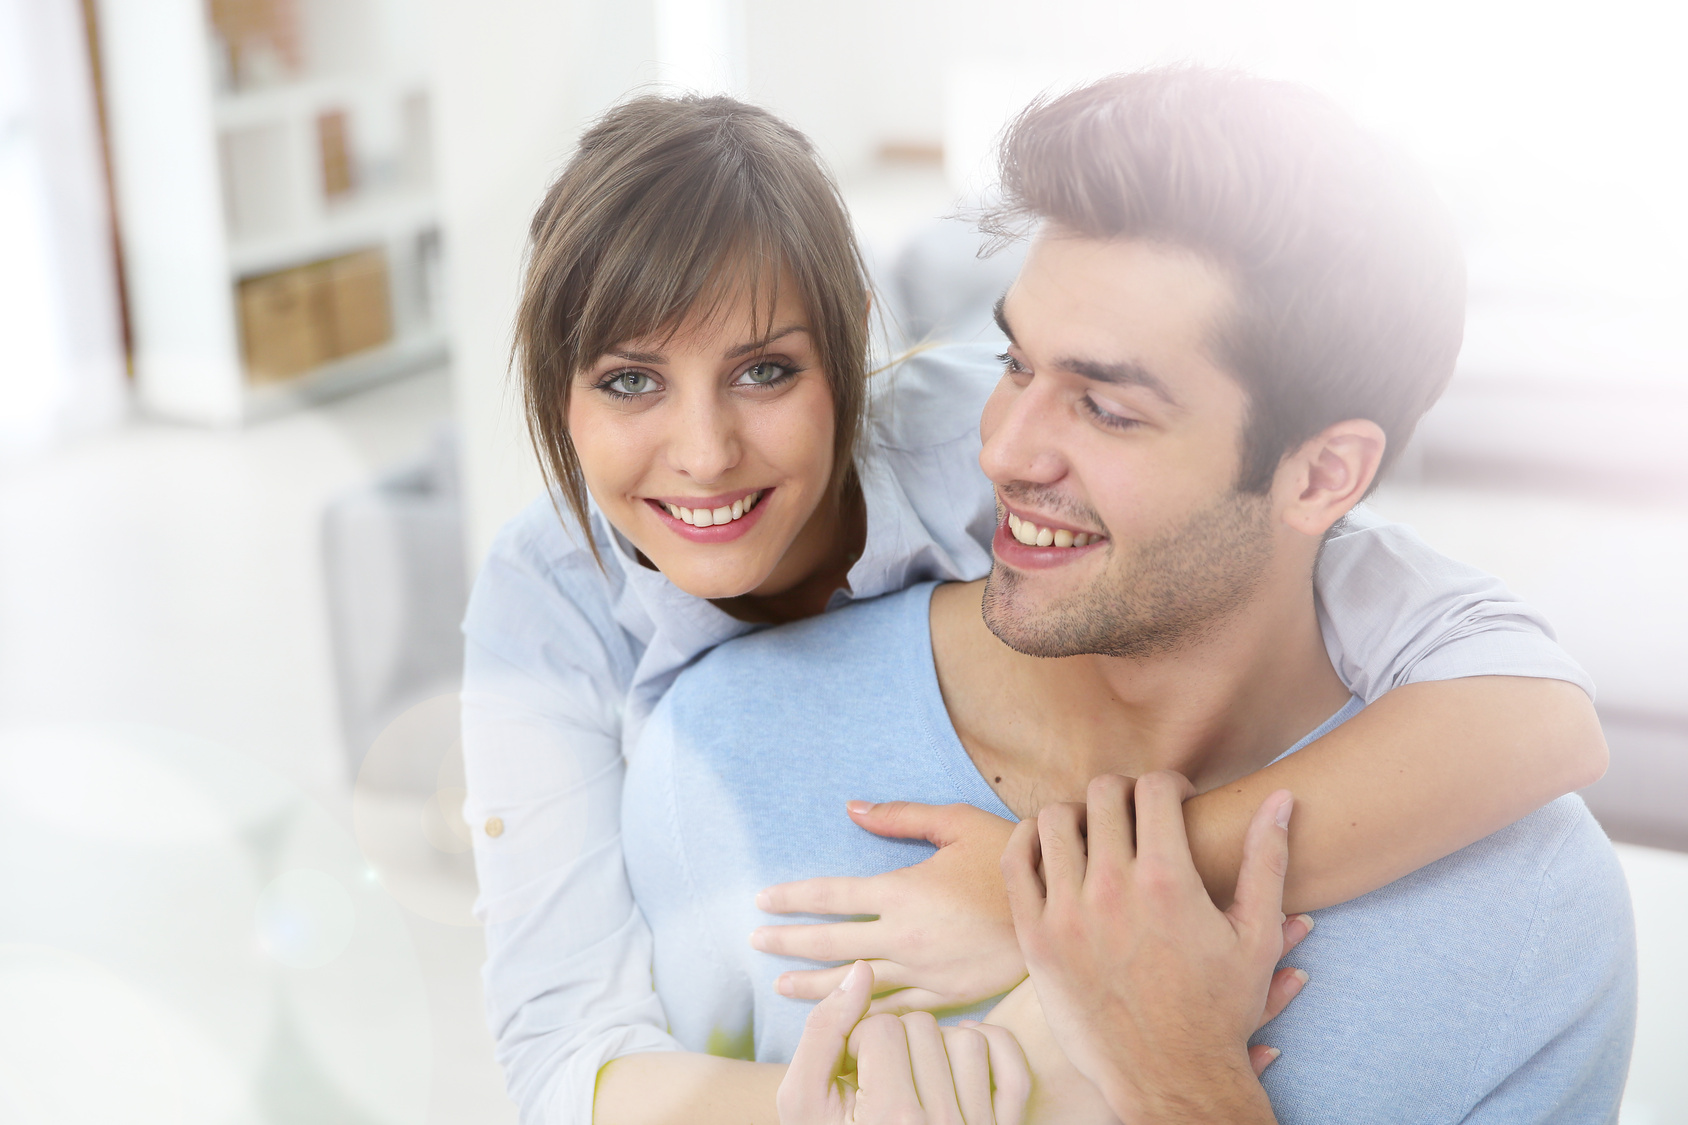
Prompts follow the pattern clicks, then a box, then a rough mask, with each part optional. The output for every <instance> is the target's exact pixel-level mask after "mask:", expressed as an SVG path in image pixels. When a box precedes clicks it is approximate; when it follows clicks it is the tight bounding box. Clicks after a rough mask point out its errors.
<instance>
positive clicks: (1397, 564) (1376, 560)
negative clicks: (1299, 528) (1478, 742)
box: [1314, 507, 1594, 703]
mask: <svg viewBox="0 0 1688 1125" xmlns="http://www.w3.org/2000/svg"><path fill="white" fill-rule="evenodd" d="M1314 584H1315V587H1316V589H1317V592H1318V597H1319V625H1320V628H1321V629H1322V630H1323V632H1324V639H1325V648H1326V650H1327V651H1328V652H1329V653H1330V658H1331V663H1332V664H1333V665H1335V667H1336V671H1337V674H1338V675H1339V676H1341V677H1342V680H1343V682H1344V683H1346V684H1347V685H1348V688H1349V690H1350V691H1352V692H1353V693H1354V694H1355V695H1358V696H1360V697H1361V698H1362V699H1364V700H1365V701H1366V702H1367V703H1371V702H1372V701H1374V700H1376V699H1377V698H1378V697H1379V696H1381V695H1383V694H1384V693H1385V692H1387V691H1389V690H1391V689H1393V688H1397V687H1400V686H1402V685H1403V684H1410V683H1420V682H1424V681H1428V680H1452V679H1459V678H1462V677H1465V676H1533V677H1537V678H1543V679H1555V680H1566V681H1569V682H1570V683H1573V684H1576V685H1577V686H1578V687H1580V688H1582V689H1583V690H1584V691H1586V692H1587V693H1588V694H1589V696H1590V697H1591V698H1592V697H1593V695H1594V682H1593V681H1592V680H1591V679H1589V676H1588V673H1587V672H1585V671H1583V669H1582V667H1581V665H1579V664H1578V663H1577V662H1576V661H1575V660H1572V659H1571V657H1570V655H1569V654H1568V653H1566V652H1565V650H1564V649H1562V648H1560V647H1559V644H1558V642H1557V640H1556V639H1555V638H1554V633H1553V627H1552V626H1551V625H1549V624H1548V622H1547V619H1546V618H1545V617H1543V616H1542V614H1541V612H1540V611H1539V610H1537V609H1536V608H1535V607H1534V606H1532V605H1530V604H1529V603H1528V602H1526V601H1524V600H1523V599H1522V598H1520V597H1519V596H1518V595H1517V594H1514V593H1513V592H1512V591H1511V590H1509V589H1507V588H1506V585H1505V584H1504V583H1503V582H1501V580H1500V579H1498V578H1496V577H1495V576H1493V575H1491V574H1486V573H1484V572H1483V571H1481V570H1478V569H1477V568H1475V567H1472V566H1467V565H1466V564H1464V563H1461V562H1456V561H1454V560H1453V559H1450V558H1448V557H1447V556H1446V555H1443V554H1440V553H1439V552H1437V551H1435V550H1434V549H1432V548H1431V547H1430V545H1429V544H1427V543H1425V542H1424V540H1422V539H1420V538H1419V537H1418V535H1417V534H1416V533H1415V532H1414V531H1413V530H1412V529H1411V528H1410V527H1407V526H1406V525H1404V524H1398V523H1390V522H1389V521H1387V520H1384V519H1382V518H1381V517H1379V516H1378V515H1377V514H1376V513H1374V512H1371V511H1369V510H1367V509H1365V508H1363V507H1362V508H1356V509H1355V510H1354V511H1353V512H1352V513H1351V514H1350V515H1349V517H1348V519H1347V520H1346V521H1344V523H1343V524H1342V525H1341V527H1340V528H1339V529H1338V531H1337V532H1336V534H1334V535H1332V536H1331V537H1330V538H1329V539H1328V540H1326V542H1325V545H1324V550H1323V552H1322V553H1321V554H1320V557H1319V564H1318V567H1317V570H1316V571H1315V582H1314Z"/></svg>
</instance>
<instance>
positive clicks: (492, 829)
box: [486, 816, 504, 839]
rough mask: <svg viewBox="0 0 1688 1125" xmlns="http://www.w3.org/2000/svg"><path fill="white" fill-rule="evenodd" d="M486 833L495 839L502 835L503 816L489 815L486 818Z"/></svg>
mask: <svg viewBox="0 0 1688 1125" xmlns="http://www.w3.org/2000/svg"><path fill="white" fill-rule="evenodd" d="M486 834H487V835H488V836H491V837H493V838H494V839H496V838H497V837H499V836H502V835H504V818H503V817H499V816H489V817H487V818H486Z"/></svg>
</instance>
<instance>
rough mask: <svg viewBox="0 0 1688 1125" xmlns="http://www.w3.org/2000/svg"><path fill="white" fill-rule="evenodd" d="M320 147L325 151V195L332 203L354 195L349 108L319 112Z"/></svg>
mask: <svg viewBox="0 0 1688 1125" xmlns="http://www.w3.org/2000/svg"><path fill="white" fill-rule="evenodd" d="M316 124H317V147H318V148H320V149H321V150H322V194H323V196H324V197H325V198H326V199H328V200H329V201H330V202H332V201H334V200H336V199H339V198H341V197H342V196H345V195H349V194H351V190H352V188H353V187H355V186H356V184H355V183H354V180H353V176H352V152H351V143H350V140H349V139H348V137H347V136H346V111H345V110H343V109H331V110H328V111H327V112H325V113H319V114H317V122H316Z"/></svg>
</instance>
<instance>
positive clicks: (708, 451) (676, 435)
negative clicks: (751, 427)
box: [668, 394, 742, 484]
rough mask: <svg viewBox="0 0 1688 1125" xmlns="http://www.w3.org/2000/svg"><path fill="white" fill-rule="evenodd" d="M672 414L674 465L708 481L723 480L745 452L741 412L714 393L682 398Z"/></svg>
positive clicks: (670, 437) (671, 463) (671, 464)
mask: <svg viewBox="0 0 1688 1125" xmlns="http://www.w3.org/2000/svg"><path fill="white" fill-rule="evenodd" d="M672 417H673V420H674V426H673V429H672V431H671V432H670V433H669V435H668V463H669V467H670V468H672V469H674V470H675V471H676V472H679V473H683V474H684V475H686V476H688V477H691V478H692V479H693V480H695V481H697V482H699V483H700V484H708V483H712V482H714V481H717V480H720V479H721V478H722V477H723V476H725V475H726V474H727V473H728V472H729V471H731V470H732V468H733V467H734V466H735V465H737V464H738V462H739V458H740V456H741V453H742V448H741V444H740V441H739V433H738V413H737V411H735V410H734V409H733V408H732V405H731V404H730V403H725V402H722V401H721V399H720V397H719V396H718V395H714V394H698V395H694V396H689V397H687V398H685V399H682V400H681V402H680V403H679V409H678V410H676V411H674V413H673V416H672Z"/></svg>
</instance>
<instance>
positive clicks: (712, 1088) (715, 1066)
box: [592, 1051, 785, 1125]
mask: <svg viewBox="0 0 1688 1125" xmlns="http://www.w3.org/2000/svg"><path fill="white" fill-rule="evenodd" d="M784 1077H785V1067H783V1066H780V1065H778V1064H776V1063H757V1062H745V1061H743V1060H742V1059H722V1058H716V1057H715V1056H714V1055H701V1054H695V1053H693V1052H689V1051H651V1052H648V1053H646V1054H640V1055H627V1056H624V1057H622V1058H619V1059H613V1060H611V1061H610V1062H608V1063H605V1064H604V1067H603V1069H601V1070H599V1071H598V1088H597V1093H596V1095H595V1096H594V1098H593V1101H592V1125H779V1112H778V1110H777V1109H776V1107H775V1102H774V1097H775V1095H776V1094H777V1093H778V1091H779V1085H780V1079H782V1078H784Z"/></svg>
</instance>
